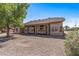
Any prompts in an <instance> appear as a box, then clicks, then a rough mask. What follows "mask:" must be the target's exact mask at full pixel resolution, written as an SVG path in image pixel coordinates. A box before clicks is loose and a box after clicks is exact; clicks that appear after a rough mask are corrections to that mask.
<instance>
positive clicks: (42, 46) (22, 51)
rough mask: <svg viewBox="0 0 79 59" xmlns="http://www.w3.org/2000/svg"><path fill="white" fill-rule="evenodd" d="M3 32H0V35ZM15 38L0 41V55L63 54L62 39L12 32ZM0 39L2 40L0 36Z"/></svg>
mask: <svg viewBox="0 0 79 59" xmlns="http://www.w3.org/2000/svg"><path fill="white" fill-rule="evenodd" d="M4 35H5V34H0V37H2V36H4ZM13 35H14V37H15V39H13V40H7V41H5V42H0V55H2V56H5V55H6V56H63V55H64V39H58V38H51V37H49V38H48V37H41V36H32V35H31V36H30V35H26V36H25V35H19V34H13ZM0 40H3V39H2V38H0Z"/></svg>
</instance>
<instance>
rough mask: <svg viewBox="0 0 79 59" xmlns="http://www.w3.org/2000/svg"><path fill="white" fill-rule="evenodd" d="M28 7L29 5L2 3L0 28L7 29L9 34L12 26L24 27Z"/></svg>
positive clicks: (0, 7) (0, 5) (0, 6)
mask: <svg viewBox="0 0 79 59" xmlns="http://www.w3.org/2000/svg"><path fill="white" fill-rule="evenodd" d="M28 6H29V5H28V4H27V3H23V4H22V3H16V4H15V3H13V4H8V3H5V4H3V3H0V28H4V27H5V28H7V30H8V31H7V32H9V27H11V26H22V25H23V19H24V18H25V17H26V14H27V9H28Z"/></svg>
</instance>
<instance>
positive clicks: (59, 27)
mask: <svg viewBox="0 0 79 59" xmlns="http://www.w3.org/2000/svg"><path fill="white" fill-rule="evenodd" d="M64 20H65V18H62V17H54V18H47V19H39V20H34V21H30V22H27V23H25V31H24V32H25V33H26V34H46V35H63V34H64V30H63V21H64Z"/></svg>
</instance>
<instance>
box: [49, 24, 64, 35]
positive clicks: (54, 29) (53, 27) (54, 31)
mask: <svg viewBox="0 0 79 59" xmlns="http://www.w3.org/2000/svg"><path fill="white" fill-rule="evenodd" d="M61 26H62V23H55V24H53V23H51V24H50V35H63V31H62V32H60V27H61ZM62 30H63V29H62Z"/></svg>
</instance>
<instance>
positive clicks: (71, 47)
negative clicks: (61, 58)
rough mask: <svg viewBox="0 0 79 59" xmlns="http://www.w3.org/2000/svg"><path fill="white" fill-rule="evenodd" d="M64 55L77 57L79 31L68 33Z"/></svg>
mask: <svg viewBox="0 0 79 59" xmlns="http://www.w3.org/2000/svg"><path fill="white" fill-rule="evenodd" d="M65 53H66V55H68V56H78V55H79V31H77V30H74V31H72V32H69V33H68V34H67V35H66V37H65Z"/></svg>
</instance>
